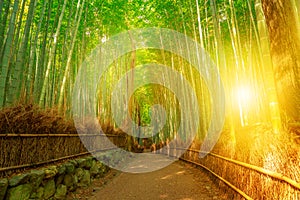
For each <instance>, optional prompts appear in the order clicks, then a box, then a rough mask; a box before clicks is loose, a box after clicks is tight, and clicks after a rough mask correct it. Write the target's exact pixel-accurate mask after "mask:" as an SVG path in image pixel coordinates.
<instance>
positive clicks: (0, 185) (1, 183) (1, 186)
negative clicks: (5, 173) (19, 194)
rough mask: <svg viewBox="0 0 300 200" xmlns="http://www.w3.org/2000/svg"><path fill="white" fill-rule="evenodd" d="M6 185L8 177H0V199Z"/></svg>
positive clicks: (5, 189) (4, 192) (2, 196)
mask: <svg viewBox="0 0 300 200" xmlns="http://www.w3.org/2000/svg"><path fill="white" fill-rule="evenodd" d="M7 187H8V179H7V178H2V179H0V200H3V199H4V197H5V194H6V191H7Z"/></svg>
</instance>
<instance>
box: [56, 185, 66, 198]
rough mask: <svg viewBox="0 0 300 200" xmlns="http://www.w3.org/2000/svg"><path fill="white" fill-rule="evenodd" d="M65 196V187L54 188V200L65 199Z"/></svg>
mask: <svg viewBox="0 0 300 200" xmlns="http://www.w3.org/2000/svg"><path fill="white" fill-rule="evenodd" d="M66 195H67V186H65V185H62V184H61V185H58V186H57V188H56V193H55V195H54V198H55V199H65V197H66Z"/></svg>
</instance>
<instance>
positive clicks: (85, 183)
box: [77, 170, 91, 187]
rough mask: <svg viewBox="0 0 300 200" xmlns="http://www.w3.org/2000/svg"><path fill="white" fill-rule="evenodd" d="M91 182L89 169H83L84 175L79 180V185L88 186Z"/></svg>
mask: <svg viewBox="0 0 300 200" xmlns="http://www.w3.org/2000/svg"><path fill="white" fill-rule="evenodd" d="M90 184H91V175H90V172H89V171H88V170H84V171H83V176H82V177H81V179H80V181H79V182H78V184H77V185H78V186H79V187H87V186H89V185H90Z"/></svg>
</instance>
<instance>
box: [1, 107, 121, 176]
mask: <svg viewBox="0 0 300 200" xmlns="http://www.w3.org/2000/svg"><path fill="white" fill-rule="evenodd" d="M80 128H81V130H80V132H81V133H87V134H88V133H95V132H94V130H95V129H94V128H95V120H94V121H92V120H86V123H85V124H82V126H81V127H80ZM102 129H103V131H104V133H105V134H110V135H117V136H122V134H123V133H122V132H121V131H120V130H115V129H114V128H113V127H112V126H111V125H110V124H104V125H102ZM8 133H13V134H32V135H33V136H32V137H22V136H17V137H16V136H15V137H8V136H4V137H0V146H1V151H0V168H4V167H10V166H19V165H24V164H34V163H37V162H42V161H47V160H51V159H57V158H61V157H65V156H70V155H74V154H79V153H83V152H87V149H86V147H85V146H84V145H83V143H82V138H79V137H74V135H73V136H70V137H59V136H57V137H56V136H55V137H48V136H45V134H66V135H67V134H75V135H76V134H77V131H76V128H75V126H74V123H73V120H67V119H65V118H63V117H62V116H60V115H59V114H58V112H57V110H55V109H47V110H42V109H40V108H39V107H37V106H34V105H32V104H28V105H24V104H20V105H17V106H14V107H9V108H4V109H3V110H2V111H0V134H8ZM43 135H44V136H43ZM100 139H101V138H100V137H98V136H97V135H95V134H94V135H93V136H87V137H86V138H84V140H85V143H88V144H89V145H90V147H89V150H91V149H93V150H95V149H97V148H98V147H99V145H100V142H99V141H100ZM110 139H111V141H112V142H113V143H114V144H115V145H117V146H122V145H124V137H111V138H110ZM102 148H104V147H102ZM12 172H13V171H10V172H1V173H0V177H1V176H7V175H9V174H10V173H12Z"/></svg>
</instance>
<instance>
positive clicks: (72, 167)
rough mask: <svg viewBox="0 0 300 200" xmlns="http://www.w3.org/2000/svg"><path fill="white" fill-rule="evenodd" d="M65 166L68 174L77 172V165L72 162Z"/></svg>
mask: <svg viewBox="0 0 300 200" xmlns="http://www.w3.org/2000/svg"><path fill="white" fill-rule="evenodd" d="M64 166H65V167H66V173H67V174H71V173H73V172H74V170H75V165H74V164H73V163H71V162H67V163H66V164H64Z"/></svg>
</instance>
